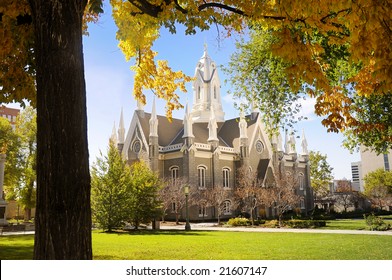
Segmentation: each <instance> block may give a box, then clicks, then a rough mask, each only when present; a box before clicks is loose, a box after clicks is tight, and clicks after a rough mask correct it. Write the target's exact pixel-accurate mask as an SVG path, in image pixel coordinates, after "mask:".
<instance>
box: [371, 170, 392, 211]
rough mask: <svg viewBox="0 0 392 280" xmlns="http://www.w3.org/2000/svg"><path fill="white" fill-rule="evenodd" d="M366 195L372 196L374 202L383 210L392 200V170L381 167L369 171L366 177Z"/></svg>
mask: <svg viewBox="0 0 392 280" xmlns="http://www.w3.org/2000/svg"><path fill="white" fill-rule="evenodd" d="M364 180H365V191H364V193H365V195H366V196H367V197H369V198H370V200H371V201H372V204H373V205H374V206H376V207H377V208H379V209H380V210H383V208H384V207H386V206H389V205H390V204H391V201H392V198H391V196H392V172H391V171H385V170H384V169H382V168H380V169H377V170H375V171H373V172H369V173H368V174H367V175H366V176H365V178H364Z"/></svg>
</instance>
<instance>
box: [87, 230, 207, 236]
mask: <svg viewBox="0 0 392 280" xmlns="http://www.w3.org/2000/svg"><path fill="white" fill-rule="evenodd" d="M209 232H210V231H184V230H177V229H165V230H149V229H139V230H129V231H112V232H107V231H96V232H95V233H98V234H111V235H180V236H181V235H183V236H190V235H193V236H203V235H207V234H208V233H209Z"/></svg>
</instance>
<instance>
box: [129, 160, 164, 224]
mask: <svg viewBox="0 0 392 280" xmlns="http://www.w3.org/2000/svg"><path fill="white" fill-rule="evenodd" d="M160 188H161V183H160V181H159V179H158V176H157V175H156V174H155V173H154V172H152V171H151V170H150V169H149V167H148V166H147V165H146V164H145V163H144V162H135V163H134V164H133V165H132V166H131V184H130V193H131V194H132V195H131V201H130V204H129V205H128V207H129V208H130V211H131V215H130V221H131V223H132V224H133V225H134V226H135V228H136V229H137V228H138V227H139V225H140V224H141V223H149V222H151V221H153V220H154V219H155V218H157V217H159V216H160V215H161V213H160V211H161V201H160V200H159V189H160Z"/></svg>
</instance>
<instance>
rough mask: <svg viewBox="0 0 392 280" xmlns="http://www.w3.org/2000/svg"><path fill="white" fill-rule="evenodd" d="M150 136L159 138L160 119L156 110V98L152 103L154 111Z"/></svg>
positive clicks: (152, 112)
mask: <svg viewBox="0 0 392 280" xmlns="http://www.w3.org/2000/svg"><path fill="white" fill-rule="evenodd" d="M150 136H153V137H158V118H157V112H156V108H155V97H154V100H153V101H152V111H151V118H150Z"/></svg>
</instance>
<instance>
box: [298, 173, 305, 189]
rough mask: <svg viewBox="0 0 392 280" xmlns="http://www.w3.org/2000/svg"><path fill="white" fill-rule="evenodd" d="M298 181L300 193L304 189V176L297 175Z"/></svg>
mask: <svg viewBox="0 0 392 280" xmlns="http://www.w3.org/2000/svg"><path fill="white" fill-rule="evenodd" d="M298 181H299V189H300V190H301V191H302V190H303V189H304V187H305V182H304V174H302V173H299V175H298Z"/></svg>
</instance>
